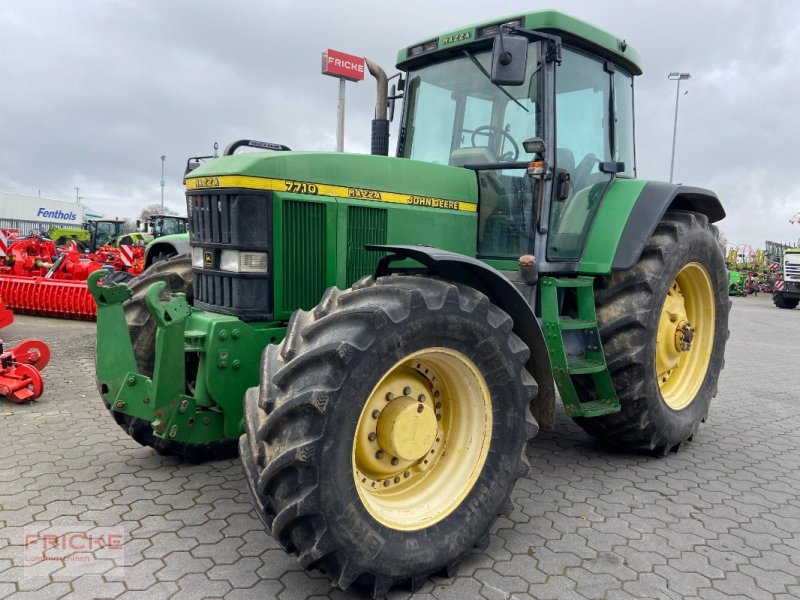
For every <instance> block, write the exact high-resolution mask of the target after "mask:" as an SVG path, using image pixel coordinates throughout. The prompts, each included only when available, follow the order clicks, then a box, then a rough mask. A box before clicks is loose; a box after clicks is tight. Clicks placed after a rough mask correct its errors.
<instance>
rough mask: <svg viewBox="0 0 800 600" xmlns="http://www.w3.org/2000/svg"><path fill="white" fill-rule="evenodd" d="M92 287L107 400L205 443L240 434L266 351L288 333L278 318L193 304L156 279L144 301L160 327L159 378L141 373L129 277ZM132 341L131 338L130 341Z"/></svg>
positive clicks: (163, 433) (157, 427)
mask: <svg viewBox="0 0 800 600" xmlns="http://www.w3.org/2000/svg"><path fill="white" fill-rule="evenodd" d="M99 279H100V275H99V274H98V275H95V274H93V275H92V276H91V277H90V278H89V281H88V284H89V289H90V291H91V293H92V296H93V297H94V299H95V301H96V302H97V327H98V331H100V332H103V335H102V336H98V338H97V347H96V361H97V367H96V370H97V383H98V386H99V388H100V391H101V394H102V396H103V400H104V402H105V403H106V406H107V407H108V408H109V409H110V410H112V411H114V412H116V413H121V414H123V415H128V416H129V417H133V418H135V419H140V420H142V421H147V422H149V423H151V425H152V429H153V435H155V436H156V437H159V438H162V439H164V440H172V441H175V442H185V443H189V444H203V443H207V442H212V441H217V440H221V439H236V438H238V437H239V435H240V434H241V431H242V398H243V397H244V393H245V391H246V390H247V388H248V387H252V386H255V385H258V373H259V369H258V365H259V361H260V357H261V350H262V349H263V348H264V346H266V345H267V344H268V343H270V342H274V341H279V340H281V339H282V338H283V333H284V328H282V327H280V326H278V327H275V326H274V325H276V324H273V323H266V324H265V323H256V324H252V323H245V322H243V321H240V320H239V319H237V318H236V317H230V316H226V315H218V314H212V313H207V312H204V311H200V310H196V309H194V310H193V309H192V308H190V306H189V304H188V303H187V301H186V297H185V295H184V294H182V293H174V294H169V295H168V297H167V298H166V299H163V298H164V294H163V291H164V287H165V284H164V283H163V282H157V283H154V284H152V285H151V286H150V287H149V288H148V289H147V293H146V300H145V304H146V306H147V310H148V311H149V312H150V315H151V316H152V318H153V320H154V322H155V323H156V326H157V329H156V334H155V346H154V368H153V374H152V377H150V376H148V375H145V374H143V373H141V372H140V371H141V369H140V368H139V366H138V365H137V362H136V352H135V349H134V346H133V343H132V342H131V341H130V340H131V336H130V334H129V328H128V324H127V322H126V319H125V314H124V311H123V303H124V302H125V301H126V300H128V299H129V298H130V297H131V292H130V290H129V289H128V288H127V287H126V286H125V285H124V284H116V285H108V286H107V285H101V284H100V283H99ZM126 342H127V343H126Z"/></svg>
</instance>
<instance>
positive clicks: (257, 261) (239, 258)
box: [219, 250, 268, 273]
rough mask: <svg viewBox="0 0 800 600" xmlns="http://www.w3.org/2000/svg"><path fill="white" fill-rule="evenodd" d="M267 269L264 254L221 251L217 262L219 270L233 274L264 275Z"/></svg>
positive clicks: (265, 254)
mask: <svg viewBox="0 0 800 600" xmlns="http://www.w3.org/2000/svg"><path fill="white" fill-rule="evenodd" d="M267 267H268V264H267V253H266V252H244V251H240V250H223V251H222V256H221V257H220V261H219V268H220V270H222V271H232V272H233V273H266V272H267Z"/></svg>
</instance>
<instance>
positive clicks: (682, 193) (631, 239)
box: [611, 181, 725, 271]
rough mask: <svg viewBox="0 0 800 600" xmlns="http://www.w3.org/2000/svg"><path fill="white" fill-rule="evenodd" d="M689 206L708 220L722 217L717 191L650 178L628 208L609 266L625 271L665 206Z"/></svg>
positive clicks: (640, 251) (637, 258) (687, 207)
mask: <svg viewBox="0 0 800 600" xmlns="http://www.w3.org/2000/svg"><path fill="white" fill-rule="evenodd" d="M670 209H677V210H690V211H692V212H696V213H700V214H703V215H706V216H707V217H708V220H709V222H710V223H715V222H717V221H721V220H722V219H724V218H725V209H724V208H722V204H721V203H720V201H719V198H717V195H716V194H715V193H714V192H712V191H710V190H706V189H703V188H697V187H690V186H685V185H676V184H672V183H662V182H656V181H651V182H650V183H648V184H647V185H646V186H645V187H644V189H643V190H642V192H641V194H639V198H638V199H637V200H636V205H635V206H634V207H633V210H632V211H631V214H630V217H629V218H628V222H627V223H626V225H625V228H624V229H623V230H622V237H621V238H620V241H619V245H618V246H617V252H616V254H615V255H614V262H613V263H612V265H611V268H612V269H613V270H614V271H627V270H628V269H630V268H631V267H633V265H635V264H636V263H637V262H638V261H639V257H640V256H641V254H642V251H643V250H644V245H645V244H646V243H647V240H648V239H650V236H651V235H653V232H654V231H655V230H656V227H657V226H658V224H659V222H660V221H661V219H662V218H663V217H664V214H665V213H666V212H667V210H670Z"/></svg>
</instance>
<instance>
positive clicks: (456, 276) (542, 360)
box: [365, 245, 556, 429]
mask: <svg viewBox="0 0 800 600" xmlns="http://www.w3.org/2000/svg"><path fill="white" fill-rule="evenodd" d="M365 248H366V249H367V250H380V251H384V252H391V253H392V254H389V255H386V256H384V257H382V258H381V259H380V260H379V261H378V264H377V266H376V267H375V274H374V276H375V277H383V276H385V275H389V274H390V273H392V272H396V271H402V270H404V269H402V268H397V269H391V268H390V265H391V263H393V262H395V261H399V260H404V259H412V260H414V261H416V262H418V263H420V264H422V265H424V266H425V268H426V269H427V271H428V272H429V273H430V274H431V275H435V276H437V277H441V278H442V279H445V280H447V281H452V282H454V283H460V284H462V285H467V286H470V287H472V288H475V289H476V290H478V291H480V292H482V293H483V294H486V296H487V297H488V298H489V300H491V301H492V303H493V304H495V305H496V306H498V307H499V308H501V309H503V310H504V311H505V312H506V313H507V314H508V315H509V316H510V317H511V319H512V320H513V321H514V333H516V334H517V336H519V338H520V339H521V340H522V341H523V342H524V343H525V344H526V345H527V346H528V348H529V349H530V357H529V358H528V362H527V363H526V365H525V366H526V368H527V369H528V372H529V373H530V374H531V375H532V376H533V378H534V379H535V380H536V383H537V384H538V385H539V393H538V396H537V397H536V398H535V399H534V400H533V401H531V412H532V413H533V416H534V418H535V419H536V421H537V422H538V424H539V426H540V427H541V428H543V429H552V428H553V424H554V420H555V398H556V396H555V384H554V382H553V373H552V368H551V365H550V355H549V353H548V350H547V345H546V344H545V340H544V334H543V333H542V328H541V326H540V325H539V321H538V320H537V318H536V315H535V314H534V312H533V308H532V307H531V305H530V304H529V303H528V301H527V300H526V299H525V297H524V296H523V295H522V293H521V292H520V291H519V289H517V287H516V286H515V285H514V283H512V282H511V280H509V279H508V278H507V277H506V276H505V275H503V274H502V273H501V272H500V271H498V270H497V269H495V268H493V267H491V266H489V265H487V264H486V263H484V262H481V261H479V260H477V259H475V258H472V257H469V256H464V255H463V254H456V253H455V252H448V251H447V250H440V249H438V248H431V247H429V246H387V245H367V246H365ZM405 270H407V269H405Z"/></svg>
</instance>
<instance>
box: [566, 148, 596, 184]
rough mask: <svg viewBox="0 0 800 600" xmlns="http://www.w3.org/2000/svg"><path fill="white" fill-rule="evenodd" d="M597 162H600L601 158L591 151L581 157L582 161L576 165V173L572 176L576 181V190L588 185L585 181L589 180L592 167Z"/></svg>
mask: <svg viewBox="0 0 800 600" xmlns="http://www.w3.org/2000/svg"><path fill="white" fill-rule="evenodd" d="M596 164H600V159H599V158H597V155H596V154H592V153H591V152H590V153H589V154H587V155H586V156H584V157H583V158H582V159H581V162H579V163H578V166H577V167H575V175H574V176H573V177H572V180H573V182H574V183H573V185H572V187H573V189H574V190H576V191H577V190H580V189H583V188H585V187H587V186H586V185H585V184H584V182H585V181H588V179H589V176H590V175H591V173H592V169H593V168H594V166H595V165H596Z"/></svg>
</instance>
